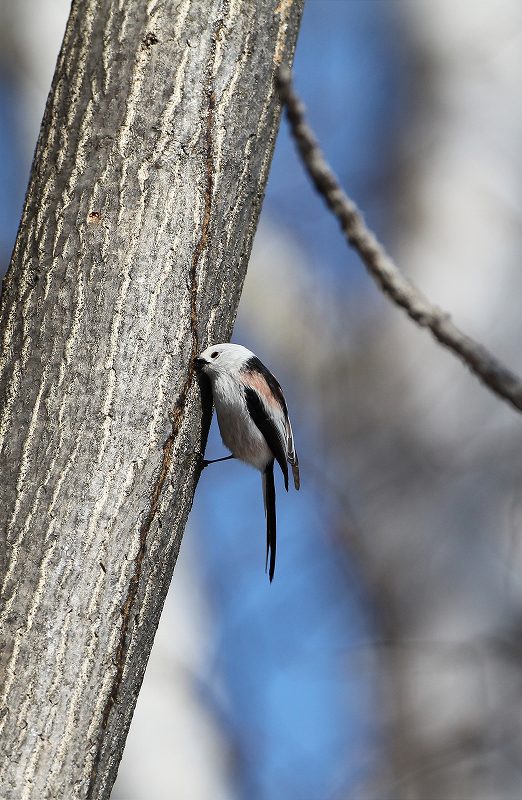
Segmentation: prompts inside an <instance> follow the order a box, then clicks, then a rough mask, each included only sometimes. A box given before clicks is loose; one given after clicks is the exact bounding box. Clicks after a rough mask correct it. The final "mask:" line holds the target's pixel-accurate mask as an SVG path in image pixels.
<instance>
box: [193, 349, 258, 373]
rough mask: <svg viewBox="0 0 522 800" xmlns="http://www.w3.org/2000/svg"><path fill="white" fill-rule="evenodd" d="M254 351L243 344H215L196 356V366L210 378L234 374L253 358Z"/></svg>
mask: <svg viewBox="0 0 522 800" xmlns="http://www.w3.org/2000/svg"><path fill="white" fill-rule="evenodd" d="M253 355H254V353H252V351H251V350H248V349H247V348H246V347H243V345H242V344H229V343H224V344H213V345H211V346H210V347H207V349H206V350H203V352H202V353H200V355H199V356H198V357H197V358H196V367H197V368H198V369H200V370H201V371H202V372H204V373H205V375H207V376H208V377H209V378H210V379H213V378H216V377H217V376H218V375H223V374H227V375H230V374H234V373H237V372H239V370H240V369H241V367H242V366H243V365H244V364H245V362H247V361H248V360H249V359H250V358H252V357H253Z"/></svg>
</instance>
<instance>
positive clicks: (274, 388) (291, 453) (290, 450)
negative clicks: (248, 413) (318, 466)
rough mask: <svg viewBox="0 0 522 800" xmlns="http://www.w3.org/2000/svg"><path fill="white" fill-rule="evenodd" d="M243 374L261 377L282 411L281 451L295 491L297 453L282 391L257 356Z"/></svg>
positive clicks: (297, 475)
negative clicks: (290, 473) (291, 475)
mask: <svg viewBox="0 0 522 800" xmlns="http://www.w3.org/2000/svg"><path fill="white" fill-rule="evenodd" d="M244 371H245V372H250V373H251V374H255V373H259V374H260V375H262V376H263V378H264V379H265V381H266V382H267V385H268V387H269V388H270V391H271V392H272V394H273V395H274V397H275V398H276V399H277V400H278V402H279V404H280V406H281V409H282V411H283V417H284V421H285V427H286V434H287V436H286V438H287V441H286V444H283V450H285V451H286V455H285V459H286V460H288V462H289V464H291V466H292V474H293V477H294V485H295V488H296V489H299V485H300V479H299V459H298V458H297V453H296V450H295V444H294V434H293V432H292V425H291V423H290V416H289V414H288V407H287V405H286V400H285V397H284V394H283V390H282V389H281V386H280V384H279V381H278V380H277V378H276V377H275V375H272V373H271V372H270V370H269V369H268V368H267V367H265V365H264V364H263V362H262V361H260V360H259V358H258V357H257V356H252V357H251V358H249V359H248V361H247V362H246V364H245V366H244Z"/></svg>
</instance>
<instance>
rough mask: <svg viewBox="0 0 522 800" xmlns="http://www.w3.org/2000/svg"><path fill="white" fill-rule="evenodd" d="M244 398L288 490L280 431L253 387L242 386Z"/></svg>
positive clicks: (284, 450) (284, 455)
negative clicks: (279, 468)
mask: <svg viewBox="0 0 522 800" xmlns="http://www.w3.org/2000/svg"><path fill="white" fill-rule="evenodd" d="M244 392H245V399H246V404H247V408H248V412H249V414H250V416H251V417H252V419H253V421H254V423H255V424H256V425H257V427H258V428H259V430H260V431H261V433H262V434H263V436H264V437H265V440H266V443H267V445H268V446H269V448H270V450H271V451H272V455H273V456H274V458H275V460H276V461H277V463H278V464H279V466H280V467H281V471H282V473H283V477H284V479H285V489H286V491H288V465H287V463H286V446H285V444H284V443H283V441H282V437H281V432H280V431H279V429H278V427H277V425H276V424H275V422H274V421H273V419H272V418H271V417H270V415H269V413H268V411H267V410H266V408H265V406H264V403H263V401H262V400H261V398H260V397H259V395H258V393H257V392H256V391H255V389H252V388H250V386H245V387H244Z"/></svg>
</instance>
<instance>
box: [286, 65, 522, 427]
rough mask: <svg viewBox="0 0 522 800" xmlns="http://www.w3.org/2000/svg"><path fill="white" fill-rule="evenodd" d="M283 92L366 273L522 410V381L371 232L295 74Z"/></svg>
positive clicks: (302, 144) (318, 181)
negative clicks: (327, 153)
mask: <svg viewBox="0 0 522 800" xmlns="http://www.w3.org/2000/svg"><path fill="white" fill-rule="evenodd" d="M277 87H278V90H279V94H280V97H281V100H282V102H283V103H284V104H285V105H286V111H287V116H288V120H289V122H290V126H291V130H292V135H293V137H294V139H295V141H296V144H297V147H298V150H299V152H300V154H301V158H302V160H303V164H304V166H305V168H306V170H307V171H308V174H309V175H310V178H311V179H312V182H313V184H314V186H315V188H316V189H317V191H318V192H319V194H320V195H322V197H323V199H324V201H325V202H326V205H327V206H328V208H329V209H330V210H331V211H332V212H333V213H334V214H335V216H336V217H337V219H338V220H339V223H340V225H341V228H342V230H343V233H344V235H345V236H346V239H347V241H348V243H349V244H350V245H351V246H352V247H353V248H354V250H356V251H357V253H358V254H359V255H360V257H361V259H362V261H363V263H364V265H365V266H366V269H367V270H368V272H369V273H370V275H371V276H372V278H373V279H374V280H375V282H376V283H377V285H378V286H379V287H380V288H381V289H382V291H383V292H384V294H385V295H387V296H388V297H389V298H390V299H391V300H392V301H393V302H394V303H396V305H398V306H400V307H401V308H403V309H404V310H405V311H406V313H407V314H408V316H409V317H411V319H413V320H414V321H415V322H416V323H417V324H418V325H420V326H421V327H423V328H428V329H429V330H430V331H431V332H432V334H433V336H434V337H435V338H436V339H437V341H439V342H440V343H441V344H442V345H444V347H447V348H448V350H451V351H452V352H453V353H454V354H455V355H457V356H459V357H460V358H461V359H462V361H464V363H465V364H466V365H467V366H468V367H469V369H470V370H471V371H472V372H473V373H474V374H475V375H476V376H477V378H478V379H479V380H481V381H482V383H484V384H485V385H486V386H487V387H488V388H489V389H491V391H492V392H494V393H495V394H496V395H497V396H498V397H501V398H502V399H503V400H505V401H507V402H508V403H510V405H511V406H513V407H514V408H516V409H517V411H522V380H521V379H520V378H519V377H518V376H517V375H515V373H513V372H511V370H509V369H508V368H507V367H505V366H504V364H502V363H501V362H500V361H499V360H498V359H497V358H495V356H493V355H492V354H491V353H490V352H489V351H488V350H487V349H486V348H485V347H484V346H483V345H481V344H479V342H476V341H474V340H473V339H472V338H471V337H470V336H467V335H466V334H465V333H463V332H462V331H461V330H459V328H457V326H456V325H454V323H453V322H452V321H451V318H450V316H449V314H447V313H445V312H444V311H442V310H441V309H440V308H437V307H436V306H434V305H432V304H431V303H430V302H429V301H428V300H426V298H425V297H423V296H422V294H421V292H420V291H419V290H418V289H417V288H416V287H415V286H414V285H413V284H412V283H411V282H410V281H409V280H407V279H406V278H405V277H404V276H403V275H402V274H401V272H400V270H399V269H398V267H397V266H396V264H395V263H394V262H393V260H392V259H391V258H390V256H389V255H388V254H387V253H386V251H385V249H384V247H383V246H382V245H381V244H380V242H379V241H378V240H377V238H376V236H375V235H374V234H373V233H372V231H371V230H369V228H368V227H367V225H366V224H365V222H364V219H363V216H362V214H361V212H360V211H359V209H358V208H357V206H356V204H355V203H354V202H353V201H352V200H351V199H350V198H349V197H348V196H347V195H346V194H345V192H344V191H343V190H342V188H341V186H340V185H339V182H338V180H337V178H336V176H335V175H334V173H333V171H332V170H331V168H330V166H329V165H328V163H327V162H326V160H325V158H324V155H323V153H322V151H321V148H320V147H319V144H318V142H317V140H316V138H315V136H314V134H313V132H312V130H311V128H310V127H309V126H308V124H307V123H306V121H305V108H304V105H303V104H302V102H301V101H300V99H299V97H298V96H297V94H296V93H295V91H294V88H293V86H292V80H291V74H290V72H289V71H288V70H287V69H286V68H285V69H283V68H281V69H280V70H279V72H278V75H277Z"/></svg>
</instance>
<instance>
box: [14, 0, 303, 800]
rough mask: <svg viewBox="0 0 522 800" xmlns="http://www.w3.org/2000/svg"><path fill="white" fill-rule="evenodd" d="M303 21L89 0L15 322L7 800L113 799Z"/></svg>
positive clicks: (42, 158) (28, 231) (58, 82)
mask: <svg viewBox="0 0 522 800" xmlns="http://www.w3.org/2000/svg"><path fill="white" fill-rule="evenodd" d="M301 10H302V0H281V2H276V1H275V0H257V2H255V3H254V2H252V0H230V1H229V0H221V1H220V2H219V1H218V0H207V1H206V2H204V3H203V2H200V3H197V2H190V0H177V1H176V0H168V1H167V2H161V3H159V2H157V1H156V0H149V2H145V0H126V2H125V3H123V2H116V0H83V1H82V2H80V0H75V2H73V6H72V11H71V16H70V19H69V22H68V25H67V30H66V34H65V39H64V43H63V47H62V50H61V53H60V56H59V59H58V65H57V69H56V74H55V77H54V82H53V88H52V91H51V95H50V97H49V101H48V104H47V109H46V112H45V116H44V121H43V125H42V130H41V134H40V139H39V143H38V147H37V152H36V156H35V162H34V165H33V171H32V176H31V182H30V186H29V192H28V197H27V201H26V206H25V210H24V214H23V218H22V223H21V226H20V231H19V235H18V239H17V242H16V246H15V250H14V254H13V259H12V263H11V266H10V269H9V272H8V275H7V277H6V279H5V284H4V292H3V297H2V305H1V309H0V314H1V316H0V340H1V343H2V344H1V351H0V352H1V355H0V403H1V416H0V448H1V450H0V469H1V475H2V480H1V485H0V522H1V525H0V530H1V531H2V535H3V537H4V541H5V544H3V546H2V551H1V554H0V582H1V585H2V603H1V606H0V624H1V630H2V640H1V650H0V659H1V662H0V698H1V701H0V707H1V714H0V749H1V752H2V759H1V762H0V796H1V797H2V798H4V799H5V800H20V798H26V799H27V798H35V799H36V798H37V799H38V800H42V798H51V797H52V798H67V800H69V799H70V798H107V797H108V796H109V794H110V790H111V787H112V784H113V782H114V778H115V776H116V771H117V767H118V763H119V760H120V757H121V753H122V750H123V746H124V742H125V737H126V734H127V730H128V727H129V724H130V720H131V716H132V712H133V709H134V705H135V702H136V698H137V695H138V691H139V688H140V684H141V681H142V678H143V673H144V670H145V666H146V663H147V658H148V656H149V652H150V649H151V646H152V641H153V637H154V633H155V630H156V626H157V624H158V620H159V616H160V612H161V608H162V605H163V601H164V597H165V594H166V591H167V588H168V585H169V581H170V578H171V575H172V570H173V568H174V564H175V561H176V556H177V553H178V550H179V546H180V542H181V537H182V532H183V528H184V525H185V521H186V518H187V514H188V512H189V509H190V506H191V502H192V497H193V493H194V489H195V486H196V483H197V478H198V474H199V458H198V451H199V450H200V448H201V446H202V441H203V440H204V438H205V436H206V430H205V429H206V425H208V418H206V422H203V423H202V408H201V402H200V392H199V389H198V386H197V383H196V381H195V377H194V370H193V366H192V359H193V357H194V356H195V355H196V354H197V352H198V351H199V350H200V349H202V348H203V347H205V346H206V345H207V343H209V342H211V341H221V340H225V339H227V338H228V337H229V335H230V332H231V329H232V325H233V321H234V317H235V312H236V307H237V303H238V300H239V296H240V292H241V287H242V283H243V278H244V274H245V270H246V264H247V260H248V256H249V252H250V246H251V242H252V236H253V233H254V229H255V225H256V222H257V217H258V213H259V208H260V204H261V199H262V195H263V190H264V185H265V181H266V177H267V172H268V167H269V163H270V158H271V154H272V149H273V143H274V137H275V133H276V129H277V125H278V120H279V106H278V103H277V100H276V98H275V94H274V88H273V87H274V81H273V78H274V72H275V69H276V68H277V66H278V65H279V64H280V63H289V62H290V61H291V58H292V54H293V48H294V45H295V39H296V35H297V29H298V24H299V19H300V14H301Z"/></svg>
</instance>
